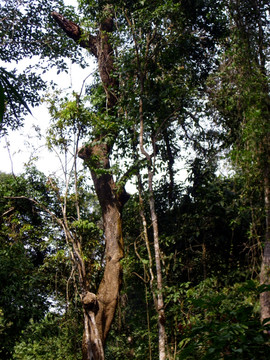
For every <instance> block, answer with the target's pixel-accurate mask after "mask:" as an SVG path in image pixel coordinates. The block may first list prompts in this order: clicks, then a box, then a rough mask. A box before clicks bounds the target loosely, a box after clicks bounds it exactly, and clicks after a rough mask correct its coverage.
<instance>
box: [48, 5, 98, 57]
mask: <svg viewBox="0 0 270 360" xmlns="http://www.w3.org/2000/svg"><path fill="white" fill-rule="evenodd" d="M51 15H52V17H53V18H54V20H55V21H56V22H57V24H58V25H59V26H60V28H61V29H63V30H64V32H65V33H66V34H67V36H68V37H69V38H71V39H73V40H74V41H75V42H76V43H77V44H79V45H80V46H81V47H83V48H85V49H88V50H90V52H91V53H92V54H93V55H94V56H95V57H97V37H96V36H93V35H90V34H88V35H87V39H85V36H84V34H83V32H82V30H81V28H80V27H79V25H77V24H75V23H74V22H73V21H71V20H68V19H66V18H64V16H63V15H61V14H58V13H57V12H56V11H53V12H52V14H51Z"/></svg>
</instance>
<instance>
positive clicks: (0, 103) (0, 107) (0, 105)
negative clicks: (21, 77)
mask: <svg viewBox="0 0 270 360" xmlns="http://www.w3.org/2000/svg"><path fill="white" fill-rule="evenodd" d="M4 112H5V95H4V89H3V86H2V84H1V82H0V122H2V121H3V117H4Z"/></svg>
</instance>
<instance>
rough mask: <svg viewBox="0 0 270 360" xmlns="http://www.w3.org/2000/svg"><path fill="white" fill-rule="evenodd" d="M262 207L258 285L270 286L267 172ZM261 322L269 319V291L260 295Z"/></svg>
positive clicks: (269, 224)
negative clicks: (263, 241)
mask: <svg viewBox="0 0 270 360" xmlns="http://www.w3.org/2000/svg"><path fill="white" fill-rule="evenodd" d="M264 206H265V226H266V229H265V245H264V251H263V257H262V264H261V273H260V283H261V284H264V285H270V275H269V274H270V227H269V226H270V184H269V171H266V172H265V177H264ZM260 305H261V322H263V321H264V320H265V319H268V318H270V291H265V292H263V293H261V295H260Z"/></svg>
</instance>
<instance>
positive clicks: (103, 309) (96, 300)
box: [52, 5, 128, 360]
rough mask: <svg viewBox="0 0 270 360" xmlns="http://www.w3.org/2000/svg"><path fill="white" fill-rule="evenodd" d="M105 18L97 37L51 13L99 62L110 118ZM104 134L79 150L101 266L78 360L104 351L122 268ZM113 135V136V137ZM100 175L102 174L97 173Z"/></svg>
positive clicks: (119, 195)
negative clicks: (100, 228) (100, 227)
mask: <svg viewBox="0 0 270 360" xmlns="http://www.w3.org/2000/svg"><path fill="white" fill-rule="evenodd" d="M104 10H105V12H104V14H105V15H106V16H104V18H103V20H102V22H101V24H100V27H99V32H98V34H97V35H95V36H93V35H86V36H85V35H83V32H82V30H81V29H80V27H79V26H78V25H77V24H75V23H73V22H72V21H70V20H67V19H65V18H64V17H63V16H62V15H60V14H58V13H56V12H54V13H52V16H53V18H54V19H55V20H56V22H57V23H58V24H59V26H60V27H61V28H62V29H63V30H64V31H65V33H66V34H67V35H68V36H69V37H70V38H72V39H73V40H74V41H75V42H77V43H78V45H79V46H81V47H84V48H86V49H88V50H89V51H90V52H91V53H92V54H93V55H94V56H95V57H96V58H97V61H98V68H99V74H100V78H101V81H102V85H103V87H104V91H105V93H106V108H104V112H105V111H106V112H107V113H108V114H113V113H114V110H115V105H116V102H117V100H116V99H117V97H116V93H117V90H118V81H117V79H116V77H115V76H113V75H114V67H113V49H112V47H111V44H110V41H109V34H110V33H111V32H112V30H113V19H112V15H111V8H110V5H107V6H106V8H105V9H104ZM107 135H108V134H106V130H104V131H103V133H102V134H99V135H98V136H97V138H96V139H95V140H94V141H93V142H92V144H90V145H87V146H85V147H83V148H82V149H80V151H79V153H78V156H79V157H80V158H81V159H83V160H84V162H85V163H86V165H88V166H89V168H90V170H91V176H92V179H93V182H94V186H95V190H96V193H97V196H98V199H99V203H100V206H101V209H102V217H103V224H104V235H105V244H106V245H105V246H106V248H105V259H106V265H105V270H104V275H103V279H102V281H101V283H100V286H99V289H98V292H97V294H96V296H95V294H91V293H90V292H89V289H86V291H84V292H86V294H84V296H83V297H82V302H83V307H84V336H83V360H92V359H93V360H103V359H104V351H103V346H104V343H105V340H106V337H107V334H108V332H109V329H110V326H111V323H112V320H113V318H114V313H115V310H116V306H117V301H118V294H119V289H120V285H121V264H120V260H121V258H122V257H123V239H122V217H121V213H122V209H123V206H124V204H125V202H126V201H127V199H128V196H127V193H126V192H125V190H124V189H123V188H122V189H119V188H117V186H116V184H115V182H114V180H113V177H112V175H111V173H110V171H109V170H110V163H109V156H110V153H111V148H112V145H113V143H112V142H111V143H110V144H108V142H106V140H107V139H106V136H107ZM116 136H117V133H115V137H116ZM100 170H102V171H100Z"/></svg>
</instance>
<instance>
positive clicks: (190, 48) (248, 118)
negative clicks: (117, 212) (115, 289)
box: [0, 0, 270, 360]
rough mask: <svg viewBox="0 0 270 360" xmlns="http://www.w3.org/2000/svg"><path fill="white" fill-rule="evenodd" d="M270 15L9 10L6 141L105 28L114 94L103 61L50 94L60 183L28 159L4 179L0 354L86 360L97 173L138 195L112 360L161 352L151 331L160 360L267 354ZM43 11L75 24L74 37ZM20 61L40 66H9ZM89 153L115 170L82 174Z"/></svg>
mask: <svg viewBox="0 0 270 360" xmlns="http://www.w3.org/2000/svg"><path fill="white" fill-rule="evenodd" d="M269 10H270V9H269V5H268V2H267V1H264V0H245V1H242V2H239V1H229V0H226V1H211V0H207V1H205V0H196V1H188V0H185V1H181V2H179V1H173V0H172V1H167V2H166V3H164V2H163V1H159V0H156V1H150V2H147V1H114V0H112V1H110V2H107V1H103V0H102V1H101V0H100V1H85V0H79V1H78V9H77V10H76V11H77V12H78V14H76V11H75V9H74V8H72V7H65V6H64V3H62V1H56V0H52V1H26V0H25V1H20V2H18V1H1V8H0V13H1V29H0V38H1V44H2V46H1V50H0V57H1V60H2V64H1V68H0V117H3V121H2V123H1V130H2V131H3V132H6V131H7V129H8V128H10V129H14V128H17V127H18V126H21V125H22V122H23V119H24V115H25V112H26V111H29V106H33V105H38V104H39V103H40V93H41V92H42V91H43V90H44V89H45V88H46V86H47V85H46V83H45V81H44V78H43V77H42V72H45V71H47V68H52V67H54V66H56V68H57V69H58V71H62V70H67V65H66V61H67V59H70V58H71V61H74V62H75V61H77V62H79V63H80V64H81V65H82V66H85V60H84V59H83V58H82V54H83V53H82V52H81V51H80V50H79V49H80V46H81V47H86V48H87V46H85V42H86V39H88V41H90V40H91V39H93V38H92V37H91V36H92V35H91V34H94V33H95V32H98V31H99V27H100V24H102V25H103V26H105V25H104V23H106V19H107V18H109V19H111V18H112V19H113V23H114V26H113V27H110V24H109V25H108V24H106V26H108V27H107V28H106V29H107V30H108V29H109V30H108V31H105V32H103V33H102V36H104V38H106V39H107V38H109V43H110V44H111V46H112V52H113V59H114V66H113V67H112V69H113V74H109V75H110V76H111V81H112V82H111V84H113V86H111V87H110V86H108V87H106V86H107V84H106V83H104V81H103V80H102V81H101V79H103V78H102V76H103V77H104V74H102V73H101V71H100V69H101V65H100V62H99V61H97V63H98V65H99V66H100V67H99V74H98V71H97V73H96V75H95V77H94V81H93V82H92V83H87V81H86V84H85V83H83V85H86V86H85V88H84V87H82V92H81V93H80V94H76V93H72V94H68V93H66V92H63V91H62V90H61V89H60V90H59V91H56V92H55V93H53V94H50V95H49V96H48V97H47V102H48V107H49V110H50V115H51V124H50V129H49V130H48V133H47V136H46V142H47V146H48V149H49V150H50V151H52V150H56V152H57V153H58V155H59V158H61V159H63V160H62V163H61V164H62V169H63V179H62V178H61V179H60V178H57V177H54V176H53V175H50V176H46V175H44V174H42V173H40V172H39V171H38V169H36V167H34V166H32V165H30V166H28V168H27V169H26V172H25V173H24V174H21V175H17V176H14V175H9V174H3V173H1V174H0V194H1V202H0V208H1V220H0V282H1V291H0V357H1V358H2V359H21V360H30V359H48V360H50V359H63V358H65V359H69V360H72V359H74V360H75V359H79V358H81V353H80V351H81V350H80V349H81V342H82V338H83V331H84V330H83V319H84V316H85V308H82V306H81V300H82V296H81V289H82V288H84V286H86V285H87V286H88V287H89V288H90V289H91V292H93V293H97V291H98V288H99V284H100V282H101V279H102V276H103V274H104V269H105V264H106V252H105V250H104V249H105V248H104V244H105V242H106V239H105V232H106V229H105V227H106V224H105V221H104V219H105V218H104V214H103V215H102V211H103V209H101V208H102V201H103V203H106V201H107V200H106V199H105V200H104V199H102V198H101V196H100V194H99V193H98V194H97V195H96V194H95V193H94V189H93V186H92V183H91V181H89V180H88V178H87V177H89V175H88V174H89V169H90V172H91V174H92V177H93V179H94V182H95V181H96V183H97V182H98V179H105V180H106V179H108V178H110V176H112V178H111V179H114V181H115V187H114V188H113V191H114V198H115V199H117V200H119V202H120V201H121V199H120V198H121V196H122V197H123V196H127V194H126V193H125V192H123V186H124V185H125V184H126V183H127V181H131V182H132V183H133V188H134V189H136V190H134V193H133V194H132V195H131V197H130V198H129V200H128V201H127V203H126V204H125V206H124V208H123V214H122V218H123V235H124V236H123V237H124V252H125V256H124V258H123V259H122V260H121V266H122V271H123V276H122V277H123V280H122V284H121V291H120V294H119V296H118V303H117V307H116V312H115V316H114V321H113V323H112V326H111V329H110V332H109V336H108V338H107V340H106V343H105V346H104V349H105V358H106V359H119V360H120V359H130V358H134V359H142V360H143V359H149V360H152V359H156V358H158V357H159V356H161V355H160V354H161V350H160V332H158V331H157V324H158V327H159V329H160V325H161V323H162V325H164V328H165V329H166V358H167V359H209V358H212V359H239V360H240V359H265V358H266V356H267V354H268V352H269V346H270V344H269V323H268V322H267V317H266V318H265V317H262V315H260V314H262V308H263V304H262V300H261V303H260V300H259V299H260V295H261V294H265V293H267V292H266V290H269V283H270V280H269V279H268V278H269V273H268V278H266V277H267V271H266V275H265V273H263V276H262V269H264V267H263V266H266V265H267V261H266V258H267V254H268V253H267V251H264V249H267V246H268V245H267V244H268V243H269V244H270V230H269V225H270V224H269V222H270V205H269V204H270V201H269V200H270V190H269V189H270V187H269V184H270V170H269V169H270V164H269V158H270V156H269V154H270V146H269V138H270V137H269V132H270V128H269V112H270V111H269V110H270V106H269ZM52 11H59V13H61V14H62V15H63V16H65V17H66V18H68V19H70V20H72V21H73V22H74V23H73V25H75V23H76V24H78V25H79V26H80V31H81V34H82V35H81V39H80V40H79V41H78V40H76V42H74V41H73V40H71V39H69V38H68V37H67V36H64V35H63V33H62V32H61V31H62V30H61V29H60V28H59V27H58V26H57V25H56V23H55V22H54V21H53V18H52V17H51V12H52ZM104 19H105V20H104ZM76 29H77V28H76ZM73 37H74V36H73ZM89 39H90V40H89ZM106 44H107V43H106ZM99 50H100V49H99ZM104 51H105V50H104ZM94 55H95V54H94ZM25 59H28V60H27V61H30V60H31V59H38V66H37V67H36V66H35V65H34V63H33V66H32V65H31V66H27V67H25V70H22V71H21V72H20V73H18V72H17V71H16V70H13V65H14V64H15V65H14V68H15V67H16V64H17V63H20V62H24V61H25ZM31 61H32V60H31ZM108 61H109V60H108ZM9 63H11V65H10V64H9ZM35 64H36V63H35ZM83 81H84V79H82V82H83ZM108 94H109V95H108ZM112 99H113V100H112ZM112 104H113V105H112ZM83 141H84V142H86V145H85V146H90V145H89V144H91V143H94V146H96V148H98V149H102V151H101V152H103V150H104V149H109V151H108V154H109V155H108V158H107V160H108V159H109V160H110V161H111V163H112V165H111V167H109V166H107V167H105V166H104V167H102V166H101V163H102V161H101V159H102V155H103V153H102V154H101V156H99V154H98V153H97V154H95V155H94V156H92V157H91V158H90V159H89V161H88V162H85V165H87V166H85V168H83V169H82V168H81V167H80V165H79V163H78V159H77V154H78V152H79V151H80V150H79V149H80V144H81V143H82V142H83ZM104 153H105V150H104ZM109 160H108V161H109ZM180 167H185V169H186V174H187V175H186V178H183V175H182V174H183V173H182V172H181V171H180ZM224 168H225V170H224ZM93 173H94V176H93ZM105 180H104V181H105ZM102 181H103V180H102ZM112 181H113V180H110V182H112ZM95 185H96V184H95ZM96 188H97V187H96ZM123 203H124V202H123ZM99 205H101V206H99ZM121 209H122V208H121ZM101 210H102V211H101ZM155 216H156V218H155ZM112 221H113V220H112ZM157 224H158V227H157V226H156V227H155V226H154V225H157ZM117 226H118V224H117ZM157 245H158V246H159V248H158V250H157ZM262 254H264V256H262ZM158 257H159V259H158ZM262 259H263V264H264V265H263V266H262V267H261V263H262ZM158 260H160V266H158V267H155V265H156V263H157V262H158ZM265 264H266V265H265ZM269 264H270V263H269ZM158 268H159V269H158ZM158 270H159V271H160V274H159V273H158ZM260 272H261V276H260ZM82 274H83V275H85V274H86V275H87V281H86V280H85V278H84V277H83V276H82ZM159 275H160V276H161V277H162V282H160V280H158V279H159ZM262 279H263V281H262ZM260 280H261V281H260ZM84 281H85V283H84ZM161 295H162V297H163V299H164V304H163V305H162V310H163V311H164V314H165V316H164V319H163V318H162V321H161V319H160V318H161V313H160V312H159V310H160V309H159V308H158V304H159V303H158V301H159V299H160V297H161ZM261 299H262V298H261ZM269 311H270V310H269ZM162 316H163V314H162ZM260 316H261V321H260ZM163 322H164V323H163ZM160 358H161V357H160Z"/></svg>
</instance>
